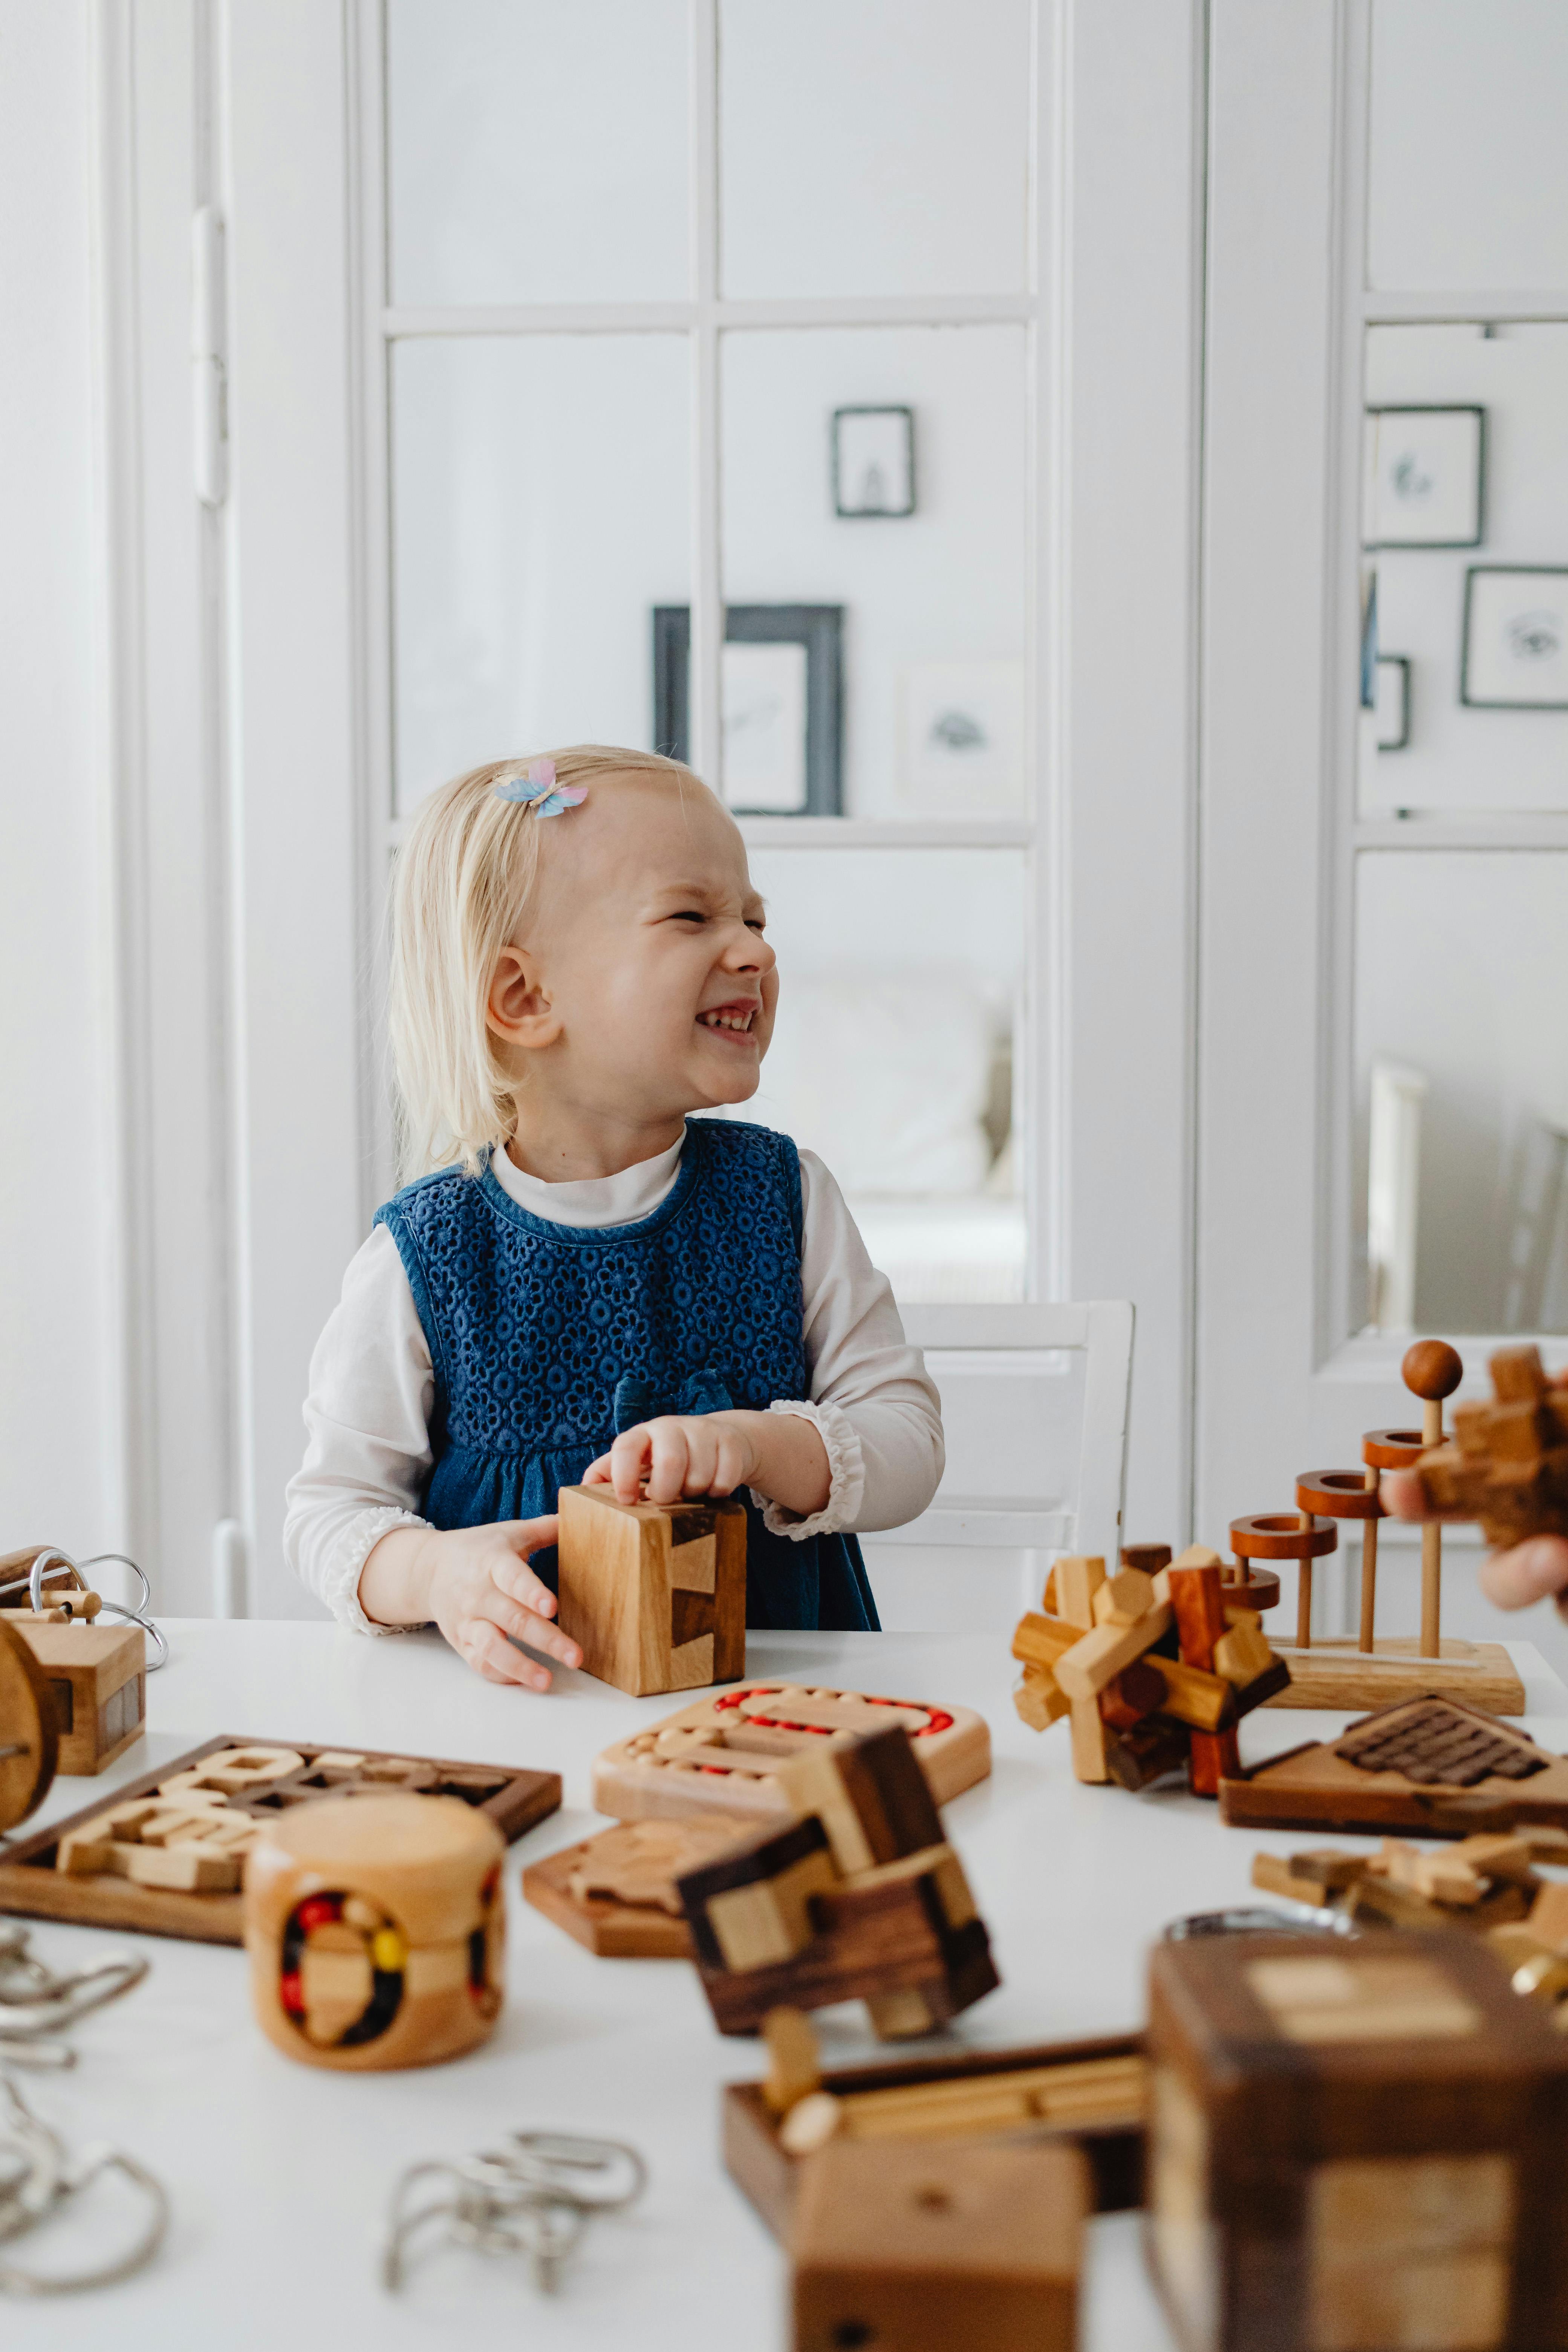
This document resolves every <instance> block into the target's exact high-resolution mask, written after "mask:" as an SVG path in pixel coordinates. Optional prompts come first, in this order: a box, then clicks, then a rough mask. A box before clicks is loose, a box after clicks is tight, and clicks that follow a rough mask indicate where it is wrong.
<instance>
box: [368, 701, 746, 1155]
mask: <svg viewBox="0 0 1568 2352" xmlns="http://www.w3.org/2000/svg"><path fill="white" fill-rule="evenodd" d="M534 757H542V758H547V759H552V760H553V761H554V762H555V778H556V782H558V783H562V784H591V783H592V782H593V780H594V779H595V777H604V776H612V775H632V776H637V775H659V776H674V777H677V778H679V779H683V780H689V782H692V783H694V784H695V783H698V782H699V779H698V778H697V777H696V776H695V775H693V774H692V772H691V770H690V769H689V768H687V767H684V766H682V764H681V762H680V761H679V760H666V759H664V758H662V757H661V756H660V754H659V753H658V752H657V751H622V750H619V749H617V748H616V746H615V745H614V744H608V743H574V744H571V745H569V746H568V747H567V749H566V750H564V751H552V752H546V753H542V754H530V755H529V757H527V758H522V759H515V760H492V761H489V764H488V765H487V766H485V767H482V768H470V769H469V771H468V774H467V775H466V776H455V777H454V778H453V779H452V782H450V783H449V784H443V785H442V787H441V789H440V791H439V792H436V793H431V795H430V797H429V799H428V800H426V801H424V802H422V803H421V804H420V807H419V810H418V813H417V814H416V816H415V818H414V821H413V823H412V824H410V826H409V828H408V833H407V836H406V838H405V841H404V844H403V846H402V849H401V850H400V852H399V853H398V857H397V862H396V866H395V869H394V873H393V880H392V907H391V917H392V954H391V967H390V972H389V979H388V993H387V1031H388V1035H389V1038H390V1042H391V1046H392V1059H393V1069H394V1074H395V1087H396V1096H397V1106H398V1146H399V1149H398V1160H399V1162H400V1165H401V1167H402V1171H403V1175H404V1179H405V1181H408V1180H410V1179H412V1178H414V1177H416V1176H423V1175H426V1174H428V1172H429V1171H431V1170H432V1169H436V1168H447V1167H450V1166H451V1164H452V1163H453V1161H454V1160H459V1161H461V1163H462V1165H463V1166H464V1167H465V1168H466V1169H468V1171H469V1173H470V1174H472V1173H474V1172H475V1171H477V1170H478V1168H479V1162H480V1156H481V1154H482V1153H483V1152H484V1151H485V1150H486V1149H487V1148H488V1147H489V1146H493V1145H496V1144H500V1143H504V1142H507V1141H509V1140H510V1137H511V1136H512V1134H513V1132H514V1131H515V1129H516V1126H517V1105H516V1101H515V1098H514V1096H513V1092H512V1083H511V1081H510V1079H509V1078H508V1076H507V1074H506V1072H505V1070H504V1069H503V1068H502V1066H501V1063H500V1058H499V1056H498V1055H497V1052H496V1041H495V1039H494V1038H493V1037H492V1035H491V1034H490V1031H489V1027H488V1026H487V1024H486V1021H485V1004H486V1000H487V999H488V997H489V988H490V982H491V980H492V978H493V977H494V974H495V968H496V963H497V961H498V959H499V957H500V951H501V950H502V948H503V947H505V946H506V944H507V942H508V941H509V940H511V939H512V938H513V937H514V936H515V934H516V931H517V927H518V924H519V922H520V921H521V919H522V916H523V913H524V911H525V909H526V908H527V906H528V902H529V899H530V898H531V895H532V893H533V890H534V887H535V885H536V883H537V881H538V877H539V851H540V841H539V827H540V824H541V823H542V822H543V823H546V824H557V823H561V822H564V823H565V824H571V823H572V819H573V812H572V811H571V810H570V809H567V810H565V811H563V814H562V816H561V817H560V818H555V817H551V818H546V819H543V820H541V819H540V818H539V817H537V816H536V815H534V814H533V812H532V811H531V809H529V808H527V807H524V806H522V805H521V804H520V803H517V802H515V801H503V800H498V799H497V797H496V789H495V788H496V786H497V785H498V784H500V783H505V782H508V781H509V780H510V778H512V777H514V776H520V775H521V774H522V773H523V772H524V771H525V770H526V769H527V767H528V766H529V764H530V760H531V758H534ZM701 789H704V790H705V789H706V787H701Z"/></svg>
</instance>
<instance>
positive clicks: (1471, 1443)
mask: <svg viewBox="0 0 1568 2352" xmlns="http://www.w3.org/2000/svg"><path fill="white" fill-rule="evenodd" d="M1488 1369H1489V1371H1490V1373H1491V1377H1492V1398H1493V1402H1491V1403H1487V1402H1484V1401H1483V1400H1482V1399H1480V1398H1477V1399H1476V1401H1475V1402H1473V1403H1469V1404H1460V1405H1456V1406H1455V1407H1454V1434H1453V1439H1452V1442H1451V1443H1449V1444H1440V1445H1439V1446H1438V1447H1437V1449H1436V1452H1434V1453H1430V1454H1422V1456H1421V1458H1420V1460H1419V1461H1418V1462H1417V1463H1416V1465H1415V1470H1416V1475H1418V1477H1419V1478H1420V1481H1421V1486H1422V1491H1423V1493H1424V1495H1425V1496H1426V1507H1427V1508H1428V1510H1432V1511H1444V1512H1447V1513H1448V1514H1449V1515H1450V1516H1454V1517H1461V1518H1467V1519H1479V1521H1480V1523H1481V1533H1482V1534H1483V1535H1484V1536H1485V1538H1486V1539H1487V1541H1488V1543H1489V1544H1493V1545H1507V1544H1516V1543H1521V1542H1522V1541H1523V1539H1524V1538H1525V1537H1527V1536H1539V1535H1552V1536H1568V1388H1555V1387H1553V1386H1552V1383H1551V1382H1550V1381H1548V1380H1547V1377H1546V1373H1545V1370H1543V1368H1542V1361H1541V1354H1540V1350H1539V1349H1535V1348H1529V1347H1526V1348H1500V1349H1498V1351H1497V1353H1496V1355H1494V1356H1493V1357H1492V1359H1491V1360H1490V1363H1489V1367H1488ZM1424 1533H1431V1534H1436V1529H1427V1530H1424Z"/></svg>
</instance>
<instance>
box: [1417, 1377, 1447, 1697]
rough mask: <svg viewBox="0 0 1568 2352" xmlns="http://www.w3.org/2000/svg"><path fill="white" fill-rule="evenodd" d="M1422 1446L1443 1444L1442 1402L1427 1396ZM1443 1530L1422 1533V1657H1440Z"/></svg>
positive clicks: (1433, 1524) (1431, 1523) (1434, 1526)
mask: <svg viewBox="0 0 1568 2352" xmlns="http://www.w3.org/2000/svg"><path fill="white" fill-rule="evenodd" d="M1421 1443H1422V1444H1423V1445H1441V1444H1442V1443H1443V1400H1442V1398H1441V1397H1428V1398H1427V1399H1426V1401H1425V1402H1424V1403H1423V1404H1422V1407H1421ZM1442 1615H1443V1530H1442V1528H1441V1526H1440V1525H1439V1524H1438V1522H1437V1521H1436V1519H1428V1520H1427V1521H1426V1525H1425V1527H1423V1528H1422V1530H1421V1655H1422V1656H1423V1657H1424V1658H1440V1657H1441V1656H1442V1654H1443V1633H1442Z"/></svg>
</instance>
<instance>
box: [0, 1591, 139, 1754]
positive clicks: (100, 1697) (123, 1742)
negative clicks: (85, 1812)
mask: <svg viewBox="0 0 1568 2352" xmlns="http://www.w3.org/2000/svg"><path fill="white" fill-rule="evenodd" d="M5 1623H6V1625H7V1626H8V1627H9V1628H10V1630H11V1631H12V1632H13V1633H16V1634H18V1635H19V1636H20V1637H21V1639H22V1640H23V1641H24V1642H26V1644H27V1647H28V1649H29V1650H30V1651H31V1652H32V1654H33V1656H34V1657H35V1659H36V1660H37V1664H38V1670H39V1672H40V1673H41V1674H42V1675H43V1677H44V1679H45V1681H46V1682H47V1685H48V1688H49V1696H50V1698H51V1700H52V1702H53V1705H54V1710H55V1721H56V1729H57V1731H58V1738H59V1766H58V1769H59V1770H60V1771H61V1772H63V1773H66V1774H71V1773H84V1774H85V1773H94V1772H101V1771H102V1770H103V1769H104V1768H105V1766H106V1765H110V1764H112V1763H114V1762H115V1760H116V1759H118V1758H119V1757H121V1756H123V1755H124V1753H125V1750H126V1749H127V1748H129V1747H131V1746H132V1743H133V1742H134V1741H136V1740H138V1739H140V1738H141V1737H142V1733H143V1731H144V1730H145V1729H146V1716H147V1637H146V1635H145V1634H144V1633H142V1628H141V1626H140V1625H103V1624H95V1623H92V1622H85V1623H72V1622H66V1621H65V1620H64V1619H63V1618H62V1619H60V1620H59V1621H58V1622H56V1621H55V1620H53V1619H52V1618H49V1617H38V1616H34V1615H33V1614H32V1612H30V1611H26V1612H24V1611H18V1612H8V1613H7V1615H6V1618H5Z"/></svg>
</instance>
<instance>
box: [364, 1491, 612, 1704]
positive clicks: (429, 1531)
mask: <svg viewBox="0 0 1568 2352" xmlns="http://www.w3.org/2000/svg"><path fill="white" fill-rule="evenodd" d="M556 1535H557V1522H556V1520H555V1519H554V1518H553V1517H550V1518H544V1519H505V1520H501V1521H500V1522H499V1523H498V1524H497V1525H495V1526H493V1527H487V1528H447V1529H446V1530H444V1531H443V1530H441V1529H438V1528H394V1530H393V1532H392V1533H391V1534H390V1535H385V1536H383V1538H382V1539H381V1541H380V1542H379V1543H378V1544H377V1545H376V1546H375V1547H374V1549H373V1550H372V1552H371V1554H370V1557H369V1559H367V1560H366V1561H365V1564H364V1570H363V1574H362V1575H361V1578H360V1587H359V1598H360V1606H361V1607H362V1608H363V1611H364V1612H365V1614H366V1616H367V1617H374V1618H376V1619H378V1620H379V1621H380V1622H381V1623H382V1624H384V1625H411V1624H413V1625H418V1624H429V1623H432V1622H434V1623H435V1624H437V1625H438V1626H439V1627H440V1629H441V1631H442V1633H444V1634H445V1635H446V1637H447V1641H448V1642H450V1643H451V1644H452V1647H453V1649H454V1650H456V1652H457V1653H458V1656H459V1657H460V1658H466V1659H467V1661H468V1664H469V1665H470V1666H472V1667H473V1669H474V1671H475V1673H476V1674H480V1675H483V1676H484V1678H485V1680H486V1681H487V1682H490V1683H521V1684H522V1685H523V1686H524V1688H525V1689H528V1690H548V1689H549V1688H550V1674H549V1670H548V1668H547V1667H544V1666H542V1665H540V1664H538V1662H537V1661H536V1660H535V1659H533V1658H525V1657H524V1656H523V1654H522V1653H521V1650H517V1649H514V1648H513V1647H512V1643H511V1641H509V1640H508V1639H507V1636H508V1635H509V1634H510V1635H511V1636H512V1638H513V1640H516V1641H519V1642H526V1643H528V1644H529V1646H530V1648H531V1649H535V1650H543V1651H544V1652H545V1653H546V1654H547V1655H548V1656H550V1657H552V1658H558V1659H559V1660H560V1661H561V1664H563V1666H580V1665H581V1664H582V1663H583V1653H582V1651H581V1650H580V1649H579V1648H578V1647H577V1644H576V1643H575V1642H574V1641H570V1640H569V1639H568V1638H567V1636H566V1635H565V1634H564V1633H563V1632H562V1631H561V1628H560V1626H559V1625H556V1624H553V1623H552V1622H551V1621H552V1618H553V1617H554V1615H555V1595H554V1594H553V1592H552V1591H551V1590H550V1588H549V1586H548V1585H546V1584H542V1583H541V1582H540V1580H539V1579H538V1577H537V1576H535V1574H534V1572H533V1570H531V1568H530V1567H529V1565H528V1556H529V1554H530V1552H534V1551H537V1550H539V1549H540V1547H541V1546H542V1545H543V1544H552V1543H554V1541H555V1540H556Z"/></svg>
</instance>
